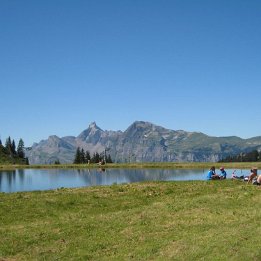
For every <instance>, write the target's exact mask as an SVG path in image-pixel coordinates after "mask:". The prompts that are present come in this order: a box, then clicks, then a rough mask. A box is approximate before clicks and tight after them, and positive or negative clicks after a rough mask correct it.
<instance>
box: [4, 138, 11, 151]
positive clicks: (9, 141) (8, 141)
mask: <svg viewBox="0 0 261 261" xmlns="http://www.w3.org/2000/svg"><path fill="white" fill-rule="evenodd" d="M5 149H6V152H7V153H8V155H12V142H11V138H10V136H9V137H8V138H7V139H6V142H5Z"/></svg>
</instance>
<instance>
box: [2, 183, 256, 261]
mask: <svg viewBox="0 0 261 261" xmlns="http://www.w3.org/2000/svg"><path fill="white" fill-rule="evenodd" d="M260 220H261V189H260V187H258V186H253V185H247V184H245V183H243V182H241V181H233V180H225V181H209V182H208V181H190V182H149V183H133V184H123V185H112V186H102V187H91V188H90V187H89V188H81V189H58V190H53V191H42V192H40V191H36V192H20V193H11V194H6V193H0V224H1V225H0V260H244V261H245V260H261V248H260V235H261V226H260Z"/></svg>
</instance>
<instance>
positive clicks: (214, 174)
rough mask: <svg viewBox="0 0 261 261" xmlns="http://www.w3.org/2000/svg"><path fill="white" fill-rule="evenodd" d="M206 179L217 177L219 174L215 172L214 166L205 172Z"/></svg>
mask: <svg viewBox="0 0 261 261" xmlns="http://www.w3.org/2000/svg"><path fill="white" fill-rule="evenodd" d="M207 179H208V180H212V179H219V175H217V174H216V168H215V166H212V167H211V168H210V170H209V172H208V174H207Z"/></svg>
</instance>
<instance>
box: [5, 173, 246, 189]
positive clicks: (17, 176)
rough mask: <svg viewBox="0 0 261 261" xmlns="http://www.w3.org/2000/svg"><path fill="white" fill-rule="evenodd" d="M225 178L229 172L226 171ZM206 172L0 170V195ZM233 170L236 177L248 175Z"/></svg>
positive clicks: (187, 176) (180, 177) (191, 176)
mask: <svg viewBox="0 0 261 261" xmlns="http://www.w3.org/2000/svg"><path fill="white" fill-rule="evenodd" d="M226 171H227V174H228V178H230V177H231V175H232V172H233V170H226ZM207 172H208V170H207V169H205V170H199V169H191V170H170V169H106V170H101V169H90V170H88V169H80V170H77V169H68V170H65V169H42V170H39V169H24V170H21V169H19V170H14V171H0V192H17V191H32V190H49V189H57V188H61V187H64V188H74V187H84V186H85V187H88V186H97V185H111V184H114V183H116V184H121V183H132V182H140V181H157V180H165V181H170V180H205V179H206V175H207ZM248 173H249V171H248V170H237V172H236V174H237V175H248Z"/></svg>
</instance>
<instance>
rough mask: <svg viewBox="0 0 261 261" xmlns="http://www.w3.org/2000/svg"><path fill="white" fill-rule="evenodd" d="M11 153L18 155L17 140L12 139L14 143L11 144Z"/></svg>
mask: <svg viewBox="0 0 261 261" xmlns="http://www.w3.org/2000/svg"><path fill="white" fill-rule="evenodd" d="M11 153H12V154H13V155H16V145H15V141H14V140H13V141H12V145H11Z"/></svg>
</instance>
